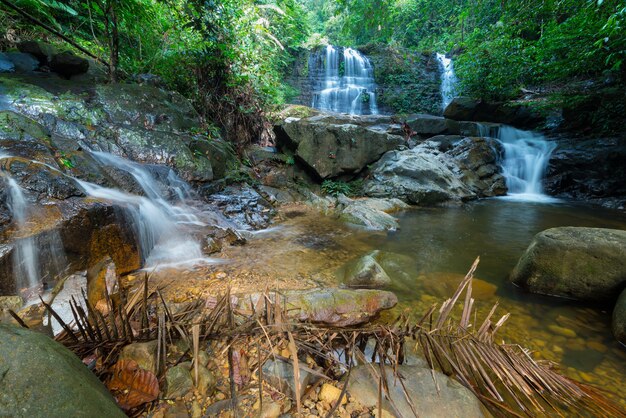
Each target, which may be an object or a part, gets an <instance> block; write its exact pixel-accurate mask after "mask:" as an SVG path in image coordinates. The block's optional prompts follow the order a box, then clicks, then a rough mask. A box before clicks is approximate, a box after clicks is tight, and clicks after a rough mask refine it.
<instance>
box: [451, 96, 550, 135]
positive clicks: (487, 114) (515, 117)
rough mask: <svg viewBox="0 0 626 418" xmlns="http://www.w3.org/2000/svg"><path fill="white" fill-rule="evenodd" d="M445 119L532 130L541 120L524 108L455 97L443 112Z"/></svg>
mask: <svg viewBox="0 0 626 418" xmlns="http://www.w3.org/2000/svg"><path fill="white" fill-rule="evenodd" d="M443 115H444V116H445V117H446V118H449V119H453V120H458V121H476V122H497V123H505V124H507V125H513V126H515V127H518V128H532V127H535V126H537V125H538V124H539V123H541V122H542V121H543V119H542V118H541V117H540V116H538V115H536V114H534V113H533V112H531V111H530V109H528V108H527V107H525V106H512V105H510V104H507V103H489V102H485V101H483V100H481V99H472V98H470V97H456V98H454V99H453V100H452V102H451V103H450V104H449V105H448V107H446V109H445V110H444V112H443Z"/></svg>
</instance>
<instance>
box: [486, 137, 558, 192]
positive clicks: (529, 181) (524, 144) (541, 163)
mask: <svg viewBox="0 0 626 418" xmlns="http://www.w3.org/2000/svg"><path fill="white" fill-rule="evenodd" d="M496 130H497V135H495V136H497V138H498V139H499V140H500V142H501V143H502V146H503V148H504V159H503V160H502V174H503V175H504V177H505V179H506V185H507V187H508V189H509V192H508V195H509V196H510V197H511V198H514V199H516V200H527V201H554V200H555V199H554V198H551V197H549V196H546V195H545V194H544V192H543V185H542V180H543V177H544V176H545V173H546V169H547V167H548V163H549V161H550V156H551V155H552V152H553V151H554V149H555V148H556V144H555V143H554V142H551V141H548V140H547V139H546V138H545V137H544V136H543V135H540V134H537V133H534V132H529V131H522V130H520V129H516V128H513V127H511V126H506V125H503V126H500V127H499V128H497V129H496ZM491 131H493V127H486V126H482V125H481V136H494V135H493V133H492V132H491ZM490 133H492V134H491V135H490Z"/></svg>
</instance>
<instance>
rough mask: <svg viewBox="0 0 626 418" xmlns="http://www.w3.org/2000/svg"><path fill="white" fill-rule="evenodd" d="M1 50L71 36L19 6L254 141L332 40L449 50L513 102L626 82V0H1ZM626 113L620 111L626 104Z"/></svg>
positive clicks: (482, 83)
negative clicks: (301, 58) (297, 66)
mask: <svg viewBox="0 0 626 418" xmlns="http://www.w3.org/2000/svg"><path fill="white" fill-rule="evenodd" d="M3 3H4V6H5V7H4V9H5V11H6V12H7V13H3V14H1V15H0V33H3V32H4V33H6V35H5V36H4V38H3V39H2V40H0V49H6V48H11V47H12V46H14V44H15V41H17V40H19V39H24V38H32V37H46V38H48V39H49V40H54V41H56V42H60V40H59V39H58V38H57V37H54V36H52V35H50V34H49V33H48V32H46V31H44V30H42V29H41V28H40V27H39V26H37V25H34V24H32V22H31V21H30V20H28V19H25V18H24V17H23V16H22V15H19V14H18V13H16V12H14V11H13V10H11V9H8V8H6V3H12V4H14V5H15V6H17V7H19V8H20V9H22V10H24V11H26V12H28V13H30V14H31V15H33V16H34V17H35V18H37V19H39V20H41V21H43V22H44V23H46V24H48V25H50V26H52V27H53V28H55V29H56V30H58V31H60V32H61V33H63V34H66V35H67V36H68V37H70V38H72V40H73V41H75V42H76V43H77V44H79V45H80V46H82V47H84V48H85V49H87V50H89V51H91V52H93V54H95V55H97V56H98V57H101V58H102V60H103V61H107V62H108V63H109V64H111V67H112V68H114V69H115V70H114V71H113V72H112V75H113V77H114V78H115V77H116V76H117V77H122V78H123V77H125V76H127V75H129V74H136V73H146V72H149V73H154V74H157V75H159V76H160V77H161V78H162V79H163V80H164V81H165V82H166V83H167V84H168V85H169V87H171V88H174V89H177V90H178V91H180V92H182V93H183V94H186V95H187V96H188V97H191V98H192V99H194V100H195V102H196V104H197V105H198V108H199V109H201V110H202V112H203V113H204V116H205V117H206V119H207V120H209V121H213V122H215V123H216V124H217V125H219V127H220V128H222V130H223V132H224V133H227V134H229V136H230V139H232V140H234V141H235V142H238V143H239V144H245V143H248V142H250V141H251V140H258V139H259V138H261V139H262V138H263V137H264V136H265V134H266V129H267V123H266V122H265V120H266V118H265V116H264V115H265V112H266V111H267V110H268V109H269V108H271V106H272V105H276V104H281V103H284V102H286V101H288V99H289V97H290V95H291V94H293V93H294V92H293V91H291V90H292V89H291V88H290V87H288V86H287V85H286V84H285V83H283V82H282V80H283V78H284V74H283V73H284V71H285V69H286V68H288V66H289V63H290V61H291V60H293V59H294V56H293V54H292V53H291V51H293V49H292V48H294V47H298V46H306V47H310V46H314V45H317V44H320V43H325V42H332V43H335V44H340V45H353V46H354V45H356V46H365V45H366V44H370V45H371V44H383V45H388V46H392V47H394V46H398V47H404V48H410V49H412V50H414V51H416V52H424V51H434V50H437V51H448V52H452V53H454V54H455V55H456V56H457V60H456V67H457V72H458V75H459V78H460V80H461V84H462V86H461V87H462V89H463V91H464V92H465V93H467V94H470V95H474V96H480V97H484V98H488V99H510V98H514V97H516V96H517V95H518V94H519V93H520V91H524V90H525V89H531V90H533V89H542V88H546V87H548V88H547V89H545V90H550V89H552V88H555V89H557V90H558V89H559V88H560V87H562V86H564V85H568V84H571V83H572V82H577V81H581V80H587V79H596V80H597V79H600V78H601V77H603V78H604V79H605V80H606V79H608V80H615V81H616V82H617V83H623V82H624V81H625V80H626V62H625V60H626V28H625V25H626V2H625V1H624V0H593V1H592V0H542V1H541V2H528V1H525V0H481V1H477V0H303V1H297V0H224V1H220V0H208V1H202V0H160V1H157V0H124V1H122V0H90V1H87V0H2V1H1V2H0V5H2V4H3ZM618 110H619V109H618Z"/></svg>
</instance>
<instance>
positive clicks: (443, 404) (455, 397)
mask: <svg viewBox="0 0 626 418" xmlns="http://www.w3.org/2000/svg"><path fill="white" fill-rule="evenodd" d="M397 372H398V374H400V375H401V376H402V377H404V380H403V385H401V384H400V382H398V380H397V378H395V377H394V370H393V369H392V368H390V367H388V366H385V373H386V376H385V378H386V380H387V385H388V387H389V392H390V395H391V400H392V401H393V405H394V406H392V405H391V403H390V402H389V401H388V400H387V399H386V397H384V398H383V403H382V408H383V415H384V413H385V412H386V413H387V414H389V416H396V415H397V416H400V417H412V416H415V414H414V413H413V411H412V409H411V406H410V404H409V403H408V402H407V400H406V397H407V395H408V397H409V399H410V400H411V402H412V403H413V405H414V406H415V409H416V412H417V416H420V417H429V418H449V417H464V418H474V417H475V418H483V417H485V416H488V415H486V414H485V413H484V412H483V407H482V405H481V403H480V401H479V400H478V398H476V396H474V394H473V393H472V392H471V391H470V390H469V389H467V388H465V387H464V386H463V385H461V384H460V383H458V382H457V381H456V380H453V379H452V378H450V377H448V376H446V375H444V374H443V373H440V372H437V371H435V372H433V371H432V370H430V369H429V368H427V367H423V366H406V365H401V366H398V367H397ZM433 373H434V379H435V380H436V382H435V380H433ZM405 389H406V393H405ZM348 393H349V394H350V396H351V397H352V399H354V400H356V401H357V402H358V403H359V404H361V405H363V406H365V407H370V408H371V407H376V406H377V405H378V381H377V379H375V378H373V377H372V375H371V368H370V366H367V365H365V366H358V367H355V368H353V369H352V372H351V373H350V377H349V379H348ZM394 407H395V408H394ZM394 409H395V410H397V414H396V413H395V412H394Z"/></svg>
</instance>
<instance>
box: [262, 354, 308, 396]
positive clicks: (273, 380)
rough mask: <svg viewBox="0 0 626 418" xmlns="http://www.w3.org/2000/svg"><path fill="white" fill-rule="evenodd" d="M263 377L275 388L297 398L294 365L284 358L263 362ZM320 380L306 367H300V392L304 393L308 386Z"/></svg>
mask: <svg viewBox="0 0 626 418" xmlns="http://www.w3.org/2000/svg"><path fill="white" fill-rule="evenodd" d="M263 378H264V379H267V381H268V382H269V383H270V384H271V385H272V386H273V387H275V388H277V389H279V390H280V391H282V392H283V393H285V394H286V395H287V396H290V397H292V398H294V399H295V394H296V387H295V381H294V374H293V365H291V364H290V363H286V362H284V361H282V360H273V359H270V360H267V361H266V362H265V363H264V364H263ZM317 380H318V377H316V376H315V375H314V374H312V373H309V372H308V371H306V370H304V369H300V393H301V394H303V393H304V391H305V390H306V388H307V387H308V386H309V385H311V384H313V383H315V382H316V381H317Z"/></svg>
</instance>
